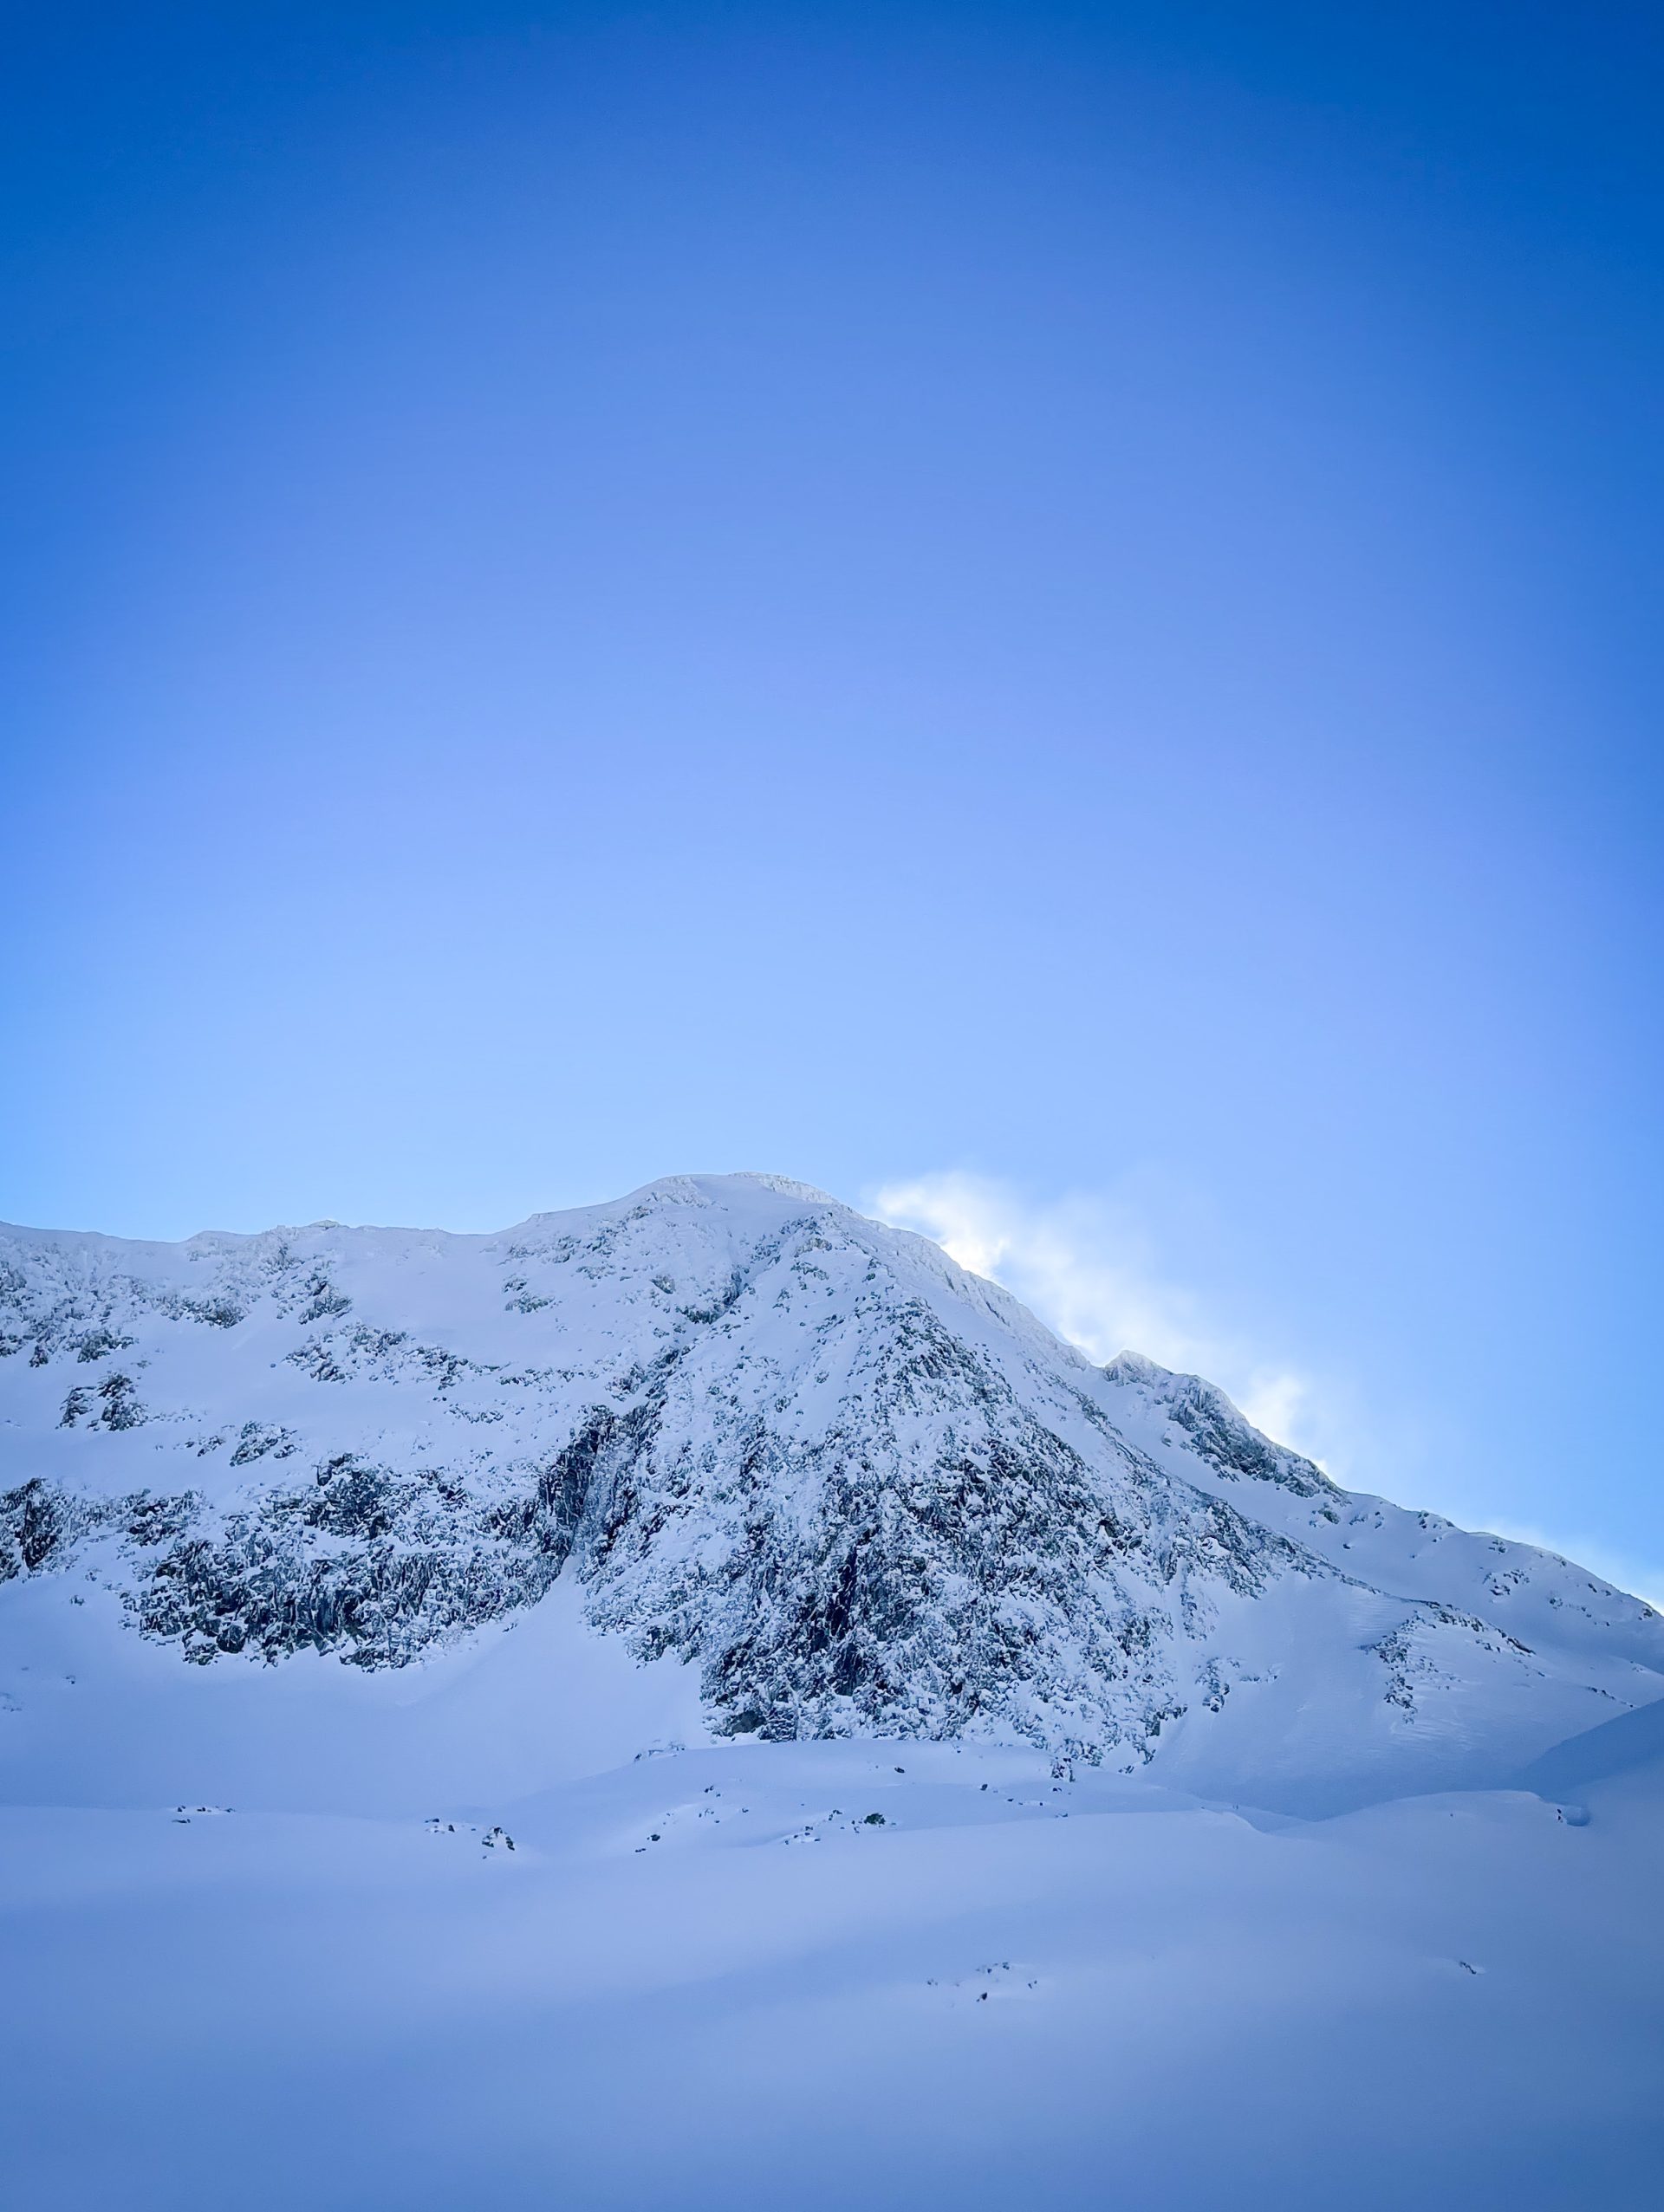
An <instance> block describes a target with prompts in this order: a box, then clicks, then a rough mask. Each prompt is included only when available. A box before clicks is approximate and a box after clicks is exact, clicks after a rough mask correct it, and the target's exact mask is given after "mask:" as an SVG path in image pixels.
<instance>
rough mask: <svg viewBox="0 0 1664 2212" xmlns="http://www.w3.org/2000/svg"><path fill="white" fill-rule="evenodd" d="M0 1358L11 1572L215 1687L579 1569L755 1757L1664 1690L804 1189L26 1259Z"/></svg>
mask: <svg viewBox="0 0 1664 2212" xmlns="http://www.w3.org/2000/svg"><path fill="white" fill-rule="evenodd" d="M0 1355H3V1356H0V1416H3V1420H4V1424H5V1425H4V1427H3V1429H0V1437H3V1440H4V1442H3V1454H4V1457H3V1463H0V1582H3V1581H4V1580H6V1579H8V1578H10V1579H11V1580H14V1581H17V1582H22V1581H23V1580H29V1579H31V1578H35V1577H39V1576H43V1575H51V1574H54V1573H63V1572H65V1571H67V1570H69V1569H70V1568H71V1567H75V1569H77V1570H78V1571H80V1572H81V1573H88V1572H90V1573H92V1574H93V1575H94V1578H95V1579H96V1580H98V1581H99V1582H100V1583H101V1584H102V1585H103V1586H105V1587H107V1589H109V1590H111V1591H113V1592H114V1593H115V1595H116V1598H117V1599H118V1601H119V1602H120V1605H121V1606H122V1607H123V1608H124V1610H125V1612H126V1615H127V1618H128V1619H129V1621H130V1623H131V1625H133V1628H134V1629H135V1630H136V1631H138V1632H139V1633H140V1634H141V1635H142V1636H144V1637H146V1638H152V1639H158V1640H161V1641H164V1642H166V1643H171V1644H174V1645H176V1646H177V1647H178V1648H179V1650H180V1651H181V1652H182V1653H183V1655H184V1656H185V1657H186V1658H188V1659H191V1660H194V1661H196V1662H198V1663H199V1664H204V1665H207V1664H222V1665H224V1664H246V1663H247V1662H248V1660H249V1659H250V1657H257V1658H262V1659H265V1660H268V1661H279V1660H282V1659H284V1658H286V1657H289V1655H291V1654H294V1653H296V1652H298V1651H308V1650H309V1651H319V1652H325V1653H332V1654H334V1655H335V1656H336V1657H339V1658H341V1659H342V1660H345V1661H348V1662H349V1663H350V1664H352V1665H354V1666H355V1667H358V1668H368V1669H375V1668H380V1667H388V1666H393V1667H397V1666H402V1665H405V1664H408V1663H410V1662H413V1661H415V1660H418V1659H419V1658H420V1657H422V1656H423V1655H424V1654H425V1653H426V1652H427V1651H430V1650H431V1649H432V1648H433V1647H434V1646H436V1645H438V1644H445V1643H451V1642H454V1641H455V1639H456V1638H458V1637H459V1636H463V1635H465V1634H467V1633H469V1632H470V1631H479V1630H481V1629H483V1628H484V1627H486V1626H487V1625H489V1624H491V1623H494V1622H498V1621H501V1620H504V1619H505V1618H510V1617H511V1616H513V1615H514V1614H515V1613H517V1612H519V1611H521V1610H522V1609H523V1608H525V1607H527V1606H529V1605H533V1604H535V1603H536V1601H537V1600H538V1599H540V1598H542V1597H543V1594H544V1593H546V1592H547V1591H548V1590H549V1586H550V1585H551V1584H552V1583H553V1582H554V1581H555V1580H556V1578H557V1577H560V1576H562V1575H563V1574H565V1575H570V1576H575V1578H577V1580H578V1581H579V1583H580V1584H581V1586H582V1591H583V1595H584V1604H585V1608H586V1611H587V1613H588V1618H589V1620H590V1622H591V1623H592V1624H593V1625H594V1626H595V1628H596V1629H597V1630H599V1631H609V1632H612V1633H614V1634H616V1635H617V1636H619V1637H621V1638H626V1639H627V1641H628V1643H629V1644H630V1646H631V1647H632V1648H633V1649H634V1651H636V1653H637V1654H638V1656H640V1657H642V1658H643V1659H647V1658H652V1657H662V1656H665V1655H676V1656H679V1657H682V1658H684V1659H686V1660H687V1661H689V1662H690V1663H692V1664H696V1665H697V1666H698V1668H699V1671H700V1680H701V1683H702V1686H703V1690H704V1694H705V1701H706V1708H707V1711H708V1714H709V1716H710V1721H711V1723H712V1726H713V1727H714V1728H715V1729H717V1730H718V1732H720V1733H725V1734H731V1735H745V1734H759V1735H764V1736H768V1737H774V1738H782V1737H792V1736H800V1735H850V1734H858V1733H872V1732H874V1731H876V1732H882V1733H890V1734H897V1735H925V1736H932V1737H952V1736H957V1735H1004V1736H1008V1737H1009V1736H1012V1735H1015V1736H1018V1737H1022V1738H1025V1739H1027V1740H1029V1741H1030V1742H1034V1743H1037V1744H1039V1745H1041V1746H1043V1747H1044V1748H1046V1749H1048V1750H1049V1751H1050V1752H1052V1753H1053V1754H1055V1755H1056V1756H1058V1757H1059V1758H1061V1759H1069V1758H1085V1759H1088V1760H1099V1759H1103V1758H1106V1757H1107V1758H1110V1759H1112V1760H1114V1761H1115V1762H1116V1763H1118V1764H1127V1763H1132V1762H1137V1761H1142V1760H1145V1759H1147V1758H1149V1757H1150V1756H1152V1755H1154V1754H1155V1753H1156V1752H1157V1751H1158V1750H1160V1753H1161V1755H1162V1756H1163V1758H1164V1760H1166V1761H1169V1762H1173V1761H1176V1762H1177V1763H1178V1764H1179V1765H1180V1767H1182V1765H1183V1764H1184V1762H1185V1761H1186V1760H1189V1761H1192V1762H1194V1761H1197V1760H1203V1761H1206V1757H1207V1756H1208V1755H1209V1747H1210V1746H1212V1745H1214V1744H1216V1743H1217V1742H1224V1741H1226V1740H1227V1739H1228V1740H1231V1741H1238V1740H1239V1739H1241V1740H1245V1731H1246V1732H1247V1735H1251V1736H1252V1737H1253V1738H1254V1739H1255V1741H1256V1742H1258V1745H1259V1747H1260V1748H1259V1753H1258V1755H1259V1756H1260V1757H1261V1758H1262V1760H1264V1759H1266V1758H1269V1759H1270V1760H1271V1761H1272V1762H1273V1763H1275V1761H1277V1759H1278V1758H1280V1757H1282V1756H1283V1755H1284V1751H1285V1749H1286V1748H1287V1746H1288V1745H1290V1744H1298V1745H1301V1746H1303V1749H1302V1751H1301V1753H1300V1755H1301V1756H1302V1757H1303V1758H1306V1759H1307V1760H1308V1761H1310V1758H1311V1757H1313V1756H1316V1755H1320V1754H1321V1742H1320V1739H1321V1740H1322V1741H1332V1742H1333V1743H1334V1744H1336V1746H1341V1747H1344V1748H1345V1755H1346V1756H1347V1757H1361V1756H1362V1755H1364V1751H1363V1750H1361V1749H1360V1747H1361V1746H1362V1747H1364V1749H1367V1750H1369V1755H1380V1756H1381V1757H1393V1756H1398V1755H1401V1753H1404V1752H1406V1751H1407V1750H1408V1749H1413V1748H1416V1747H1423V1748H1436V1749H1440V1750H1443V1751H1447V1750H1448V1749H1449V1748H1451V1747H1452V1746H1464V1745H1466V1746H1474V1745H1481V1744H1489V1743H1492V1742H1494V1745H1495V1748H1496V1754H1497V1756H1498V1758H1510V1757H1511V1758H1515V1759H1518V1757H1520V1756H1523V1755H1529V1754H1530V1753H1531V1751H1534V1750H1535V1749H1537V1748H1541V1747H1542V1746H1544V1745H1546V1744H1547V1743H1549V1742H1552V1741H1554V1740H1556V1738H1557V1736H1560V1735H1565V1734H1567V1733H1568V1732H1569V1731H1570V1729H1572V1728H1574V1727H1576V1726H1581V1725H1588V1724H1589V1723H1590V1722H1593V1721H1595V1720H1597V1719H1599V1718H1602V1717H1603V1716H1604V1715H1605V1714H1606V1713H1609V1712H1615V1711H1618V1710H1622V1709H1627V1708H1628V1707H1631V1706H1634V1705H1637V1704H1640V1703H1645V1702H1647V1701H1648V1700H1649V1699H1651V1698H1653V1697H1655V1696H1658V1695H1659V1693H1660V1692H1661V1690H1664V1671H1661V1670H1664V1624H1661V1623H1660V1621H1659V1620H1658V1619H1657V1618H1656V1617H1655V1616H1654V1615H1653V1614H1652V1613H1651V1612H1649V1611H1648V1608H1646V1607H1645V1606H1643V1605H1641V1604H1640V1603H1639V1601H1637V1600H1635V1599H1630V1598H1627V1597H1625V1596H1624V1595H1622V1593H1619V1592H1617V1591H1615V1590H1612V1589H1610V1588H1609V1586H1606V1585H1604V1584H1602V1583H1599V1582H1597V1581H1596V1580H1594V1579H1593V1578H1591V1577H1589V1576H1588V1575H1587V1574H1586V1573H1583V1571H1582V1570H1579V1569H1576V1568H1574V1567H1569V1566H1568V1565H1567V1564H1566V1563H1565V1562H1563V1561H1560V1560H1554V1559H1552V1558H1550V1556H1549V1555H1547V1554H1543V1553H1540V1552H1534V1551H1531V1549H1530V1548H1529V1547H1521V1546H1517V1545H1506V1544H1504V1543H1503V1542H1502V1541H1500V1540H1498V1539H1494V1538H1490V1537H1482V1536H1470V1535H1466V1534H1464V1533H1463V1532H1460V1531H1457V1530H1454V1529H1452V1528H1450V1526H1449V1524H1448V1523H1445V1522H1442V1521H1438V1520H1437V1518H1436V1517H1435V1516H1432V1515H1413V1514H1405V1513H1402V1512H1401V1511H1400V1510H1399V1509H1398V1508H1394V1507H1389V1506H1387V1505H1385V1504H1384V1502H1381V1501H1378V1500H1375V1499H1365V1498H1358V1497H1354V1496H1352V1495H1349V1494H1348V1493H1346V1492H1344V1491H1342V1490H1340V1489H1337V1488H1336V1486H1335V1485H1334V1484H1333V1483H1331V1482H1329V1480H1328V1478H1327V1477H1326V1476H1324V1475H1323V1473H1322V1472H1321V1470H1319V1469H1316V1467H1314V1466H1313V1465H1312V1464H1311V1463H1310V1462H1308V1461H1306V1460H1303V1459H1302V1458H1301V1457H1300V1456H1299V1455H1297V1453H1293V1452H1290V1451H1288V1450H1285V1449H1284V1448H1283V1447H1281V1446H1279V1445H1277V1444H1275V1443H1271V1441H1270V1440H1269V1439H1268V1438H1266V1437H1262V1436H1261V1435H1259V1433H1258V1431H1257V1430H1254V1429H1253V1428H1251V1426H1250V1424H1248V1423H1247V1422H1246V1421H1245V1420H1244V1419H1243V1417H1242V1416H1241V1415H1240V1414H1239V1413H1238V1411H1237V1410H1236V1409H1235V1408H1234V1407H1233V1406H1232V1404H1230V1402H1229V1400H1228V1399H1226V1398H1225V1397H1224V1396H1223V1394H1222V1393H1220V1392H1219V1391H1217V1390H1215V1389H1213V1388H1212V1386H1211V1385H1208V1384H1206V1383H1204V1382H1202V1381H1200V1380H1199V1378H1193V1377H1183V1376H1173V1375H1169V1374H1167V1372H1166V1371H1165V1370H1162V1369H1160V1368H1157V1367H1155V1366H1154V1365H1152V1364H1151V1363H1149V1362H1147V1361H1144V1360H1141V1359H1136V1358H1135V1357H1134V1356H1133V1355H1130V1354H1128V1355H1123V1357H1122V1358H1121V1359H1118V1360H1116V1361H1115V1362H1113V1363H1111V1365H1110V1366H1109V1367H1108V1369H1099V1368H1096V1367H1095V1366H1093V1365H1092V1364H1091V1363H1090V1362H1089V1360H1087V1359H1086V1358H1085V1357H1084V1355H1082V1353H1080V1352H1077V1351H1076V1350H1075V1349H1073V1348H1072V1347H1070V1346H1067V1345H1064V1344H1062V1343H1059V1342H1058V1341H1057V1340H1056V1339H1055V1338H1053V1337H1052V1336H1050V1334H1049V1333H1048V1332H1047V1331H1045V1330H1044V1329H1043V1328H1042V1327H1041V1326H1040V1325H1039V1324H1038V1322H1037V1321H1036V1320H1034V1319H1033V1317H1032V1316H1031V1315H1030V1314H1027V1313H1025V1312H1024V1309H1023V1308H1022V1307H1019V1306H1017V1304H1016V1302H1015V1301H1013V1300H1011V1298H1009V1297H1008V1296H1007V1295H1006V1294H1004V1292H1003V1291H1000V1290H998V1289H997V1288H995V1287H994V1286H993V1285H991V1284H989V1283H985V1282H983V1281H980V1280H978V1278H976V1277H974V1276H972V1275H967V1274H965V1272H964V1271H963V1270H962V1269H960V1268H958V1267H956V1266H955V1265H954V1264H953V1262H951V1261H950V1260H948V1259H947V1258H946V1255H944V1254H942V1253H941V1252H940V1251H939V1250H938V1249H936V1248H935V1247H934V1246H933V1245H930V1244H928V1243H926V1242H924V1241H923V1240H922V1239H920V1238H918V1237H914V1236H907V1235H905V1234H903V1233H901V1232H899V1231H896V1230H893V1229H887V1228H884V1227H881V1226H880V1225H879V1224H876V1223H872V1222H869V1221H866V1220H863V1219H862V1218H861V1217H860V1216H857V1215H856V1214H855V1213H853V1212H851V1211H850V1210H848V1208H846V1207H844V1206H842V1205H840V1204H838V1203H836V1202H835V1201H834V1200H832V1199H830V1198H828V1197H825V1196H824V1195H823V1194H822V1193H820V1192H817V1191H815V1190H810V1189H809V1187H808V1186H806V1185H803V1184H794V1183H790V1182H787V1181H785V1180H784V1179H783V1178H778V1177H744V1176H739V1177H675V1178H672V1179H670V1180H668V1181H666V1182H664V1183H660V1184H653V1185H652V1186H650V1187H649V1188H648V1189H647V1190H643V1191H640V1192H638V1193H636V1194H635V1195H634V1196H633V1197H630V1198H627V1199H625V1200H621V1201H620V1202H618V1203H615V1204H612V1205H606V1206H597V1207H591V1208H587V1209H582V1210H578V1211H575V1212H572V1213H568V1214H562V1215H544V1216H536V1217H535V1218H534V1219H533V1220H531V1221H530V1222H527V1223H523V1224H522V1225H521V1226H520V1227H519V1228H518V1229H513V1230H510V1231H508V1232H505V1233H504V1234H503V1235H500V1236H444V1235H440V1234H439V1233H436V1232H413V1231H406V1230H390V1229H343V1228H341V1227H339V1226H338V1225H336V1224H334V1223H320V1224H316V1225H315V1226H313V1227H311V1228H309V1229H283V1230H273V1231H271V1232H270V1233H268V1234H266V1235H263V1236H251V1237H238V1236H219V1235H210V1236H198V1237H194V1238H192V1239H191V1240H190V1241H189V1242H186V1243H185V1244H182V1245H177V1246H164V1245H144V1244H134V1243H124V1242H118V1241H116V1240H114V1239H110V1238H104V1237H98V1236H68V1235H66V1236H51V1235H47V1234H44V1233H38V1232H34V1231H28V1230H16V1231H10V1232H6V1233H4V1235H3V1236H0ZM3 1603H4V1593H3V1592H0V1606H3ZM1596 1706H1598V1707H1599V1709H1595V1708H1596ZM1314 1746H1316V1750H1314ZM1371 1747H1373V1749H1371Z"/></svg>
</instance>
